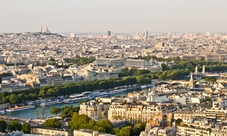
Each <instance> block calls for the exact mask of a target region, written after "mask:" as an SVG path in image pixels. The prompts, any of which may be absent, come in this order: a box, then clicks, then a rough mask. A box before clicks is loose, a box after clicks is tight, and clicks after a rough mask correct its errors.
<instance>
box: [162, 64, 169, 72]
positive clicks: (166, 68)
mask: <svg viewBox="0 0 227 136" xmlns="http://www.w3.org/2000/svg"><path fill="white" fill-rule="evenodd" d="M161 67H162V71H166V70H170V68H169V66H168V65H166V64H165V63H162V65H161Z"/></svg>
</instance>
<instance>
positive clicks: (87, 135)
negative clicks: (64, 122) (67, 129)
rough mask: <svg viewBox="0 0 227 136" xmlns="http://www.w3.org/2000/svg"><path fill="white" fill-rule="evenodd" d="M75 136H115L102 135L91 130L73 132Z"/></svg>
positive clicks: (110, 135)
mask: <svg viewBox="0 0 227 136" xmlns="http://www.w3.org/2000/svg"><path fill="white" fill-rule="evenodd" d="M73 135H74V136H115V135H112V134H107V133H100V132H98V131H94V130H90V129H80V130H74V131H73Z"/></svg>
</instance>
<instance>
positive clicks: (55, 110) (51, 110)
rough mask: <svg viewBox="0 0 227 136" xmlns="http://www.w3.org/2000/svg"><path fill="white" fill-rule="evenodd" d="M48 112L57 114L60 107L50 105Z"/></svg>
mask: <svg viewBox="0 0 227 136" xmlns="http://www.w3.org/2000/svg"><path fill="white" fill-rule="evenodd" d="M50 113H51V114H55V115H56V114H59V113H61V108H55V107H54V106H51V107H50Z"/></svg>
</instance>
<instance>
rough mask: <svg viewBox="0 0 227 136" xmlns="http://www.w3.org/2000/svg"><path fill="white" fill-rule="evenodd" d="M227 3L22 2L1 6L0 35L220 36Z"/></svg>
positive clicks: (220, 1)
mask: <svg viewBox="0 0 227 136" xmlns="http://www.w3.org/2000/svg"><path fill="white" fill-rule="evenodd" d="M226 4H227V1H224V0H219V1H211V0H206V1H205V0H201V1H196V0H192V1H180V0H172V1H167V0H160V1H155V0H152V1H147V0H145V1H143V2H141V1H135V0H131V1H129V0H125V1H119V0H116V1H104V0H98V1H91V0H90V1H72V0H66V1H64V2H63V1H60V0H55V1H53V0H49V1H44V0H40V1H32V2H31V1H28V0H24V1H23V2H21V1H20V2H19V1H14V0H9V1H4V2H1V4H0V9H1V11H2V12H1V14H0V16H1V22H0V24H1V25H0V32H1V33H4V32H6V33H7V32H24V31H29V30H32V31H34V32H36V31H39V28H40V26H43V27H45V26H47V27H48V28H49V29H50V31H51V32H57V33H62V32H75V33H103V32H107V31H108V30H110V31H111V32H112V33H135V32H143V31H145V30H147V31H149V33H155V32H173V33H174V32H201V33H204V32H211V33H225V32H226V30H227V26H226V25H225V24H226V23H227V20H226V19H225V18H224V15H225V9H224V8H225V6H224V5H226Z"/></svg>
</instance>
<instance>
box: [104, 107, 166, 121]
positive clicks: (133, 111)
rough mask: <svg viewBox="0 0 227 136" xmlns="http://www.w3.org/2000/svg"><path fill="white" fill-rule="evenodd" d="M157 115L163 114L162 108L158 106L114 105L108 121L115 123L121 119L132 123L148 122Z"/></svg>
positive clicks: (110, 109)
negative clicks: (114, 121)
mask: <svg viewBox="0 0 227 136" xmlns="http://www.w3.org/2000/svg"><path fill="white" fill-rule="evenodd" d="M157 114H160V115H162V114H163V112H162V110H161V107H160V106H157V105H133V104H124V105H122V104H112V105H111V106H110V108H109V111H108V119H109V120H110V121H113V120H115V119H117V118H119V117H120V118H122V119H126V120H130V121H131V122H141V121H142V122H147V121H149V120H150V119H151V118H152V117H154V115H157Z"/></svg>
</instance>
